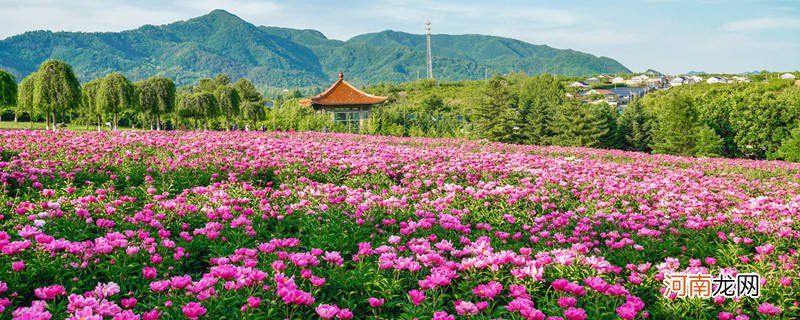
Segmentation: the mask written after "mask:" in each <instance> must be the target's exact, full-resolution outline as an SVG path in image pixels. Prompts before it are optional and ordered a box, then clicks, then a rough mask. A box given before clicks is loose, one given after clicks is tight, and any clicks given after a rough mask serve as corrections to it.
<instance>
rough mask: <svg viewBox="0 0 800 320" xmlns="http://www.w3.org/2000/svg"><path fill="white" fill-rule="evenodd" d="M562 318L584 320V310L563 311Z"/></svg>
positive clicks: (571, 309)
mask: <svg viewBox="0 0 800 320" xmlns="http://www.w3.org/2000/svg"><path fill="white" fill-rule="evenodd" d="M564 318H565V319H567V320H586V310H583V309H581V308H572V307H570V308H569V309H567V310H565V311H564Z"/></svg>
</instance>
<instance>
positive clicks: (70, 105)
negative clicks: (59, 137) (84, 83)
mask: <svg viewBox="0 0 800 320" xmlns="http://www.w3.org/2000/svg"><path fill="white" fill-rule="evenodd" d="M35 79H36V82H35V85H34V90H33V105H34V106H35V107H36V108H38V109H39V110H40V112H41V113H42V114H44V115H45V122H46V123H45V128H48V125H49V123H50V121H51V120H52V125H53V131H56V123H57V121H56V114H58V113H62V118H63V113H64V112H65V111H71V110H75V109H77V108H78V106H79V105H80V102H81V85H80V83H79V82H78V78H76V77H75V73H73V72H72V67H70V66H69V65H68V64H66V63H64V62H63V61H60V60H48V61H45V62H44V63H42V65H41V66H40V67H39V71H37V76H36V78H35ZM62 120H63V119H62Z"/></svg>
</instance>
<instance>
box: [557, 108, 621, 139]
mask: <svg viewBox="0 0 800 320" xmlns="http://www.w3.org/2000/svg"><path fill="white" fill-rule="evenodd" d="M607 107H608V105H606V104H605V103H603V104H598V105H594V106H587V105H581V104H577V103H565V104H564V105H561V106H560V107H558V108H557V109H556V112H555V115H554V119H553V125H552V128H553V134H554V135H553V137H552V138H551V139H552V141H551V142H552V143H553V144H556V145H561V146H574V147H578V146H583V147H600V146H602V144H603V137H605V136H606V135H608V134H609V132H610V130H609V128H608V118H607V117H606V116H605V115H604V112H603V108H607Z"/></svg>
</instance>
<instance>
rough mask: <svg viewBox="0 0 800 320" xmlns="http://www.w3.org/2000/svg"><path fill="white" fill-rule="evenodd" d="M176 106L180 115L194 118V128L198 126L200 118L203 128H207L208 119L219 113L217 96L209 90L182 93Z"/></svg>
mask: <svg viewBox="0 0 800 320" xmlns="http://www.w3.org/2000/svg"><path fill="white" fill-rule="evenodd" d="M178 107H179V114H180V116H182V117H184V118H192V119H194V128H195V129H197V128H199V127H198V120H202V122H203V129H204V130H208V119H211V118H214V117H216V116H218V115H219V105H218V104H217V98H216V97H214V95H213V94H211V93H209V92H196V93H186V94H183V95H181V99H180V101H179V103H178Z"/></svg>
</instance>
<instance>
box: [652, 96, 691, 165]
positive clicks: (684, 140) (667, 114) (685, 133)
mask: <svg viewBox="0 0 800 320" xmlns="http://www.w3.org/2000/svg"><path fill="white" fill-rule="evenodd" d="M653 108H654V113H655V119H656V121H655V126H654V128H653V130H652V135H651V142H650V148H651V149H652V150H653V152H654V153H666V154H675V155H691V154H692V153H693V152H694V145H695V140H694V139H695V136H694V135H693V134H691V133H692V132H693V130H694V123H695V119H696V116H695V113H694V110H693V109H692V106H691V105H690V104H689V101H688V100H687V99H686V98H685V97H683V96H681V95H678V94H674V93H670V94H668V95H667V96H666V98H665V99H659V100H656V105H655V106H654V107H653Z"/></svg>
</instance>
